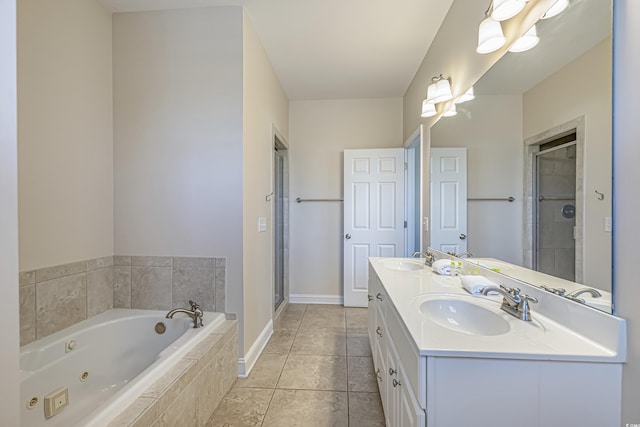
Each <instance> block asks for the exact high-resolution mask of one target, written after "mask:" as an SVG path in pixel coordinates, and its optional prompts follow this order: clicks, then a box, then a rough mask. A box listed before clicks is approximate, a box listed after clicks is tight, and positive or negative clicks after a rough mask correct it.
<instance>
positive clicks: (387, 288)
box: [368, 261, 626, 427]
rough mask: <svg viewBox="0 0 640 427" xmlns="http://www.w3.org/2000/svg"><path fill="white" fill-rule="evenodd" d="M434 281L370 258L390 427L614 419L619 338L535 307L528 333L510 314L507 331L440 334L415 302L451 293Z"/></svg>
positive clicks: (595, 423) (610, 426) (547, 425)
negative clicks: (584, 329) (572, 325)
mask: <svg viewBox="0 0 640 427" xmlns="http://www.w3.org/2000/svg"><path fill="white" fill-rule="evenodd" d="M374 264H375V261H374ZM378 265H379V264H378ZM438 282H442V280H441V279H440V278H438V277H434V276H433V275H432V273H430V272H428V271H425V272H412V273H406V272H405V273H402V272H395V271H387V270H385V269H384V268H381V271H380V275H379V274H378V273H377V271H376V269H375V267H374V265H372V266H370V270H369V311H368V316H369V323H368V325H369V339H370V343H371V349H372V355H373V364H374V370H375V372H376V376H377V381H378V387H379V390H380V397H381V400H382V405H383V408H384V414H385V419H386V424H387V426H388V427H413V426H420V427H426V426H429V427H459V426H463V425H473V426H480V427H512V426H518V427H556V426H557V427H574V426H575V427H585V426H588V427H617V426H619V425H620V422H621V420H620V401H621V382H622V362H624V352H625V351H626V350H625V349H626V344H625V343H624V342H623V341H620V344H619V346H620V348H619V349H617V350H616V349H615V343H614V341H615V340H611V341H610V342H609V343H608V344H610V345H609V346H607V345H603V344H602V343H598V342H597V341H594V340H593V339H589V338H585V337H583V336H582V335H580V334H576V333H574V332H571V331H570V330H568V329H567V328H565V327H564V326H562V325H559V324H557V323H554V322H553V321H552V320H551V319H550V318H543V317H542V315H539V314H537V313H534V315H537V316H538V319H540V320H539V321H536V322H538V323H539V324H540V325H544V326H543V327H542V329H543V331H542V332H539V333H538V335H534V339H530V338H529V337H528V336H527V335H526V333H524V332H522V331H521V330H520V329H518V328H519V327H522V328H525V329H523V331H524V330H526V328H529V327H533V326H531V324H528V323H526V324H520V323H518V322H524V321H522V320H519V319H515V318H514V320H513V321H512V322H515V323H513V324H511V325H510V327H511V330H510V332H509V333H508V334H505V335H498V336H495V337H478V336H472V335H464V334H460V333H458V332H446V330H443V329H441V328H440V327H439V326H434V325H433V324H431V323H429V322H430V321H429V320H425V319H424V318H421V317H420V313H419V309H418V306H417V305H416V304H415V301H416V300H420V299H421V298H424V297H425V295H433V294H435V295H436V296H438V295H439V296H442V295H452V294H453V293H455V292H456V290H455V288H453V287H450V286H449V287H444V288H438V287H437V283H438ZM495 304H496V311H498V312H499V309H498V307H499V305H498V304H499V303H498V302H496V303H495ZM574 309H580V310H589V311H588V312H586V315H587V317H588V316H589V315H591V314H593V315H594V316H596V317H597V318H599V317H601V316H608V317H605V318H602V320H603V322H604V324H605V326H602V325H600V326H596V325H597V323H592V325H593V326H594V327H602V328H606V327H609V326H612V331H614V332H615V331H616V328H618V329H619V330H620V331H623V332H624V321H621V320H620V319H616V318H614V317H613V316H609V315H606V314H604V313H600V312H596V311H595V310H591V309H589V308H587V307H579V306H578V305H577V304H576V305H571V306H568V307H567V310H574ZM591 311H592V312H593V313H591ZM507 317H508V315H507ZM581 319H583V320H585V321H587V320H588V319H587V318H581ZM509 321H511V320H510V319H509ZM425 322H426V323H425ZM606 324H609V326H606ZM620 328H621V329H620ZM443 331H445V332H443ZM623 332H621V333H622V334H623Z"/></svg>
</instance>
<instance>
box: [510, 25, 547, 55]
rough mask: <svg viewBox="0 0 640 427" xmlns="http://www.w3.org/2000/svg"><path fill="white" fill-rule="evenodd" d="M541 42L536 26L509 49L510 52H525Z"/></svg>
mask: <svg viewBox="0 0 640 427" xmlns="http://www.w3.org/2000/svg"><path fill="white" fill-rule="evenodd" d="M539 41H540V37H538V32H537V31H536V26H535V25H534V26H533V27H531V28H530V29H529V31H527V32H526V33H525V34H524V35H523V36H522V37H520V38H519V39H518V40H516V41H515V42H514V43H513V44H512V45H511V47H510V48H509V52H524V51H525V50H529V49H531V48H533V47H534V46H535V45H537V44H538V42H539Z"/></svg>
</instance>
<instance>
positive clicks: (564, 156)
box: [533, 132, 577, 281]
mask: <svg viewBox="0 0 640 427" xmlns="http://www.w3.org/2000/svg"><path fill="white" fill-rule="evenodd" d="M576 148H577V147H576V134H575V132H573V133H570V134H569V135H566V136H563V137H559V138H556V139H553V140H551V141H549V142H547V143H545V144H542V145H540V151H539V152H538V153H536V155H535V161H534V165H535V169H534V173H535V186H536V187H535V188H536V191H535V193H536V195H535V198H534V204H533V206H534V218H535V222H534V224H535V231H534V234H535V239H534V253H533V266H534V269H535V270H536V271H540V272H542V273H547V274H550V275H552V276H555V277H560V278H562V279H566V280H570V281H575V280H576V275H575V269H576V244H575V239H574V228H575V226H576Z"/></svg>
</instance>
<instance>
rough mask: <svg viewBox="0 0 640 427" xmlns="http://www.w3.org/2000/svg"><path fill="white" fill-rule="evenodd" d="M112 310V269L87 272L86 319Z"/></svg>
mask: <svg viewBox="0 0 640 427" xmlns="http://www.w3.org/2000/svg"><path fill="white" fill-rule="evenodd" d="M112 308H113V267H107V268H100V269H97V270H91V271H88V272H87V317H92V316H95V315H97V314H100V313H103V312H105V311H107V310H111V309H112Z"/></svg>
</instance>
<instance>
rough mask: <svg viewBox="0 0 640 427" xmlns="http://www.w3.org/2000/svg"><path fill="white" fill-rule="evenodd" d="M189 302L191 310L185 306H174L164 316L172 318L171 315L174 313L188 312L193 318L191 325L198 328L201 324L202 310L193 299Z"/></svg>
mask: <svg viewBox="0 0 640 427" xmlns="http://www.w3.org/2000/svg"><path fill="white" fill-rule="evenodd" d="M189 304H190V305H191V310H187V309H186V308H174V309H173V310H171V311H169V312H168V313H167V315H166V318H167V319H173V316H174V315H175V314H176V313H184V314H188V315H189V316H190V317H191V318H192V319H193V327H194V328H199V327H200V326H202V325H203V323H202V317H203V315H204V313H203V312H202V309H201V308H200V306H199V305H198V304H197V303H195V302H193V301H189Z"/></svg>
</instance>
